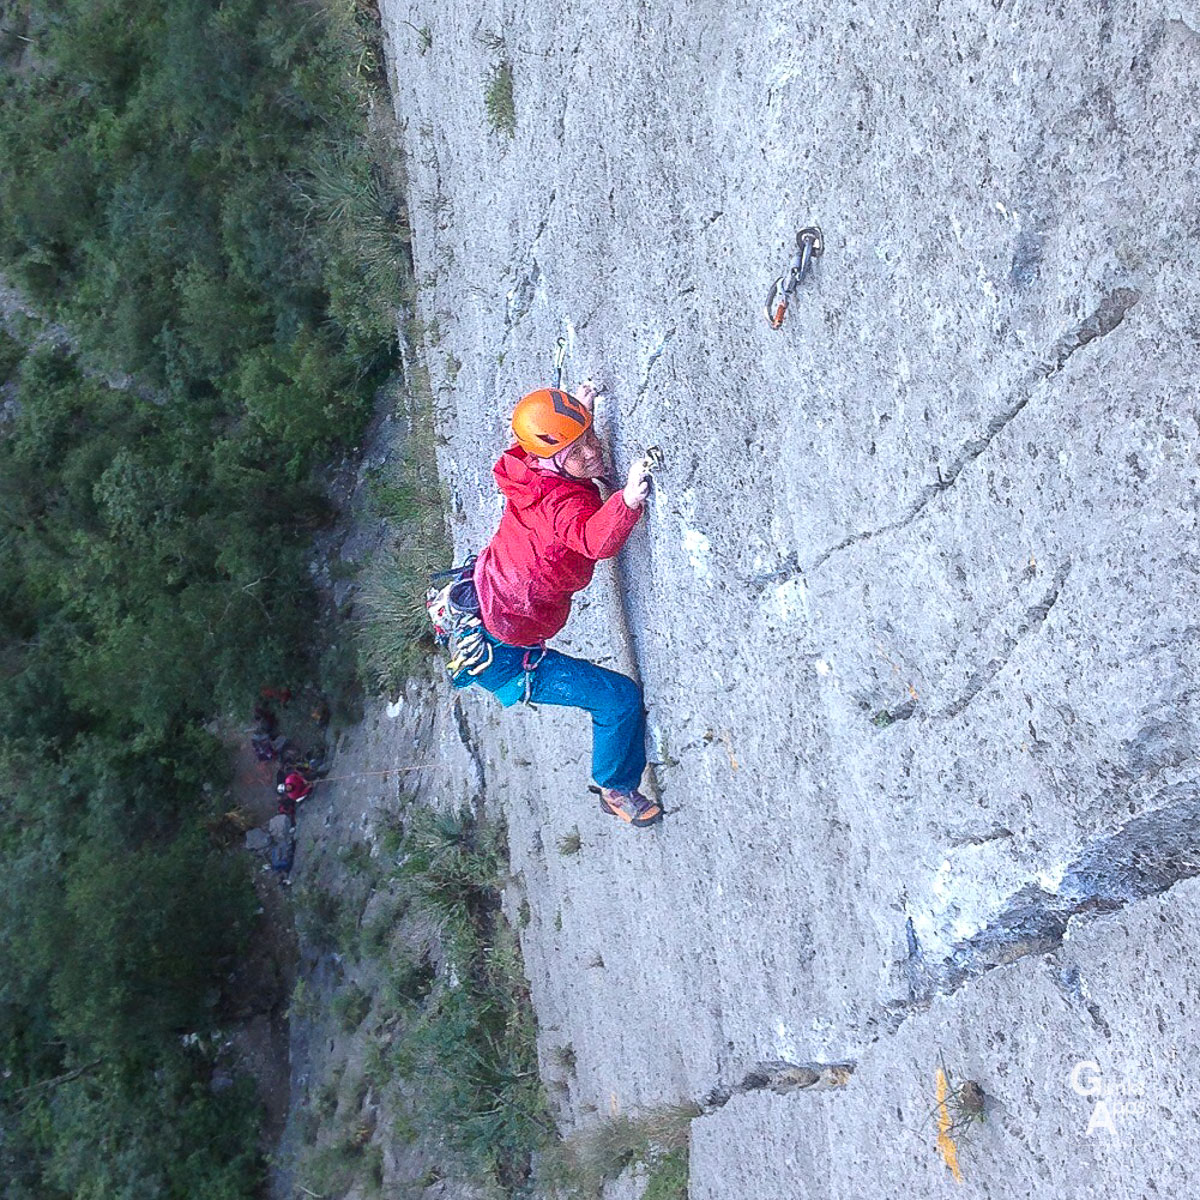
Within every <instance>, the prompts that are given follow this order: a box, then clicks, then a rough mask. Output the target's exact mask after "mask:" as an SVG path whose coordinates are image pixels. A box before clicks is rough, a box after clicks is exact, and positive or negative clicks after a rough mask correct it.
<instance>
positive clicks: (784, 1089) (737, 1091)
mask: <svg viewBox="0 0 1200 1200" xmlns="http://www.w3.org/2000/svg"><path fill="white" fill-rule="evenodd" d="M857 1067H858V1063H857V1062H855V1061H853V1060H850V1059H847V1060H844V1061H840V1062H832V1063H821V1062H808V1063H794V1062H788V1061H787V1060H785V1059H771V1060H769V1061H765V1062H760V1063H758V1064H757V1065H755V1066H754V1067H752V1068H751V1069H750V1070H749V1071H748V1072H747V1073H746V1074H745V1075H744V1076H743V1077H742V1081H741V1082H740V1083H736V1084H733V1085H732V1086H728V1085H724V1084H718V1085H717V1086H716V1087H715V1088H713V1090H712V1091H711V1092H709V1093H708V1095H707V1096H705V1097H704V1101H703V1108H704V1110H705V1111H706V1112H715V1111H716V1110H717V1109H718V1108H723V1107H724V1106H725V1105H726V1104H728V1103H729V1101H730V1100H732V1099H733V1098H734V1096H744V1095H745V1094H746V1093H747V1092H766V1091H770V1092H774V1093H775V1094H776V1095H778V1096H785V1095H787V1094H788V1093H789V1092H797V1091H801V1090H804V1091H813V1092H828V1091H831V1090H832V1089H833V1088H839V1087H845V1086H846V1084H847V1083H849V1082H850V1079H851V1077H852V1076H853V1074H854V1072H855V1070H856V1069H857Z"/></svg>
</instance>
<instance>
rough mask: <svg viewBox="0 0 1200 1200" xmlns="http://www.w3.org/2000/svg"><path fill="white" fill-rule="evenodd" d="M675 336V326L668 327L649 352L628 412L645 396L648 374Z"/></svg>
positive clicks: (647, 386)
mask: <svg viewBox="0 0 1200 1200" xmlns="http://www.w3.org/2000/svg"><path fill="white" fill-rule="evenodd" d="M674 336H675V328H674V327H673V326H672V328H670V329H668V330H667V332H666V333H664V334H663V335H662V339H661V340H660V341H659V343H658V345H657V346H656V347H655V348H654V349H653V350H652V351H651V352H650V357H649V358H648V359H647V360H646V369H645V370H644V371H643V372H642V379H641V382H640V383H639V384H638V389H637V394H636V395H635V396H634V398H633V403H632V404H631V405H630V406H629V411H630V413H633V412H635V411H636V410H637V407H638V405H639V404H641V402H642V401H643V400H644V399H645V397H646V391H647V389H648V388H649V387H650V376H651V375H652V374H653V373H654V368H655V367H656V366H657V365H658V360H659V359H660V358H662V356H663V354H664V353H666V349H667V347H668V346H669V345H670V344H671V339H672V338H673V337H674Z"/></svg>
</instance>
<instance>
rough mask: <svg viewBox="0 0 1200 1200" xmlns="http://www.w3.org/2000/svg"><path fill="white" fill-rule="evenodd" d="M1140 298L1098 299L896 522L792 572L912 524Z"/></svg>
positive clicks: (1130, 293) (1126, 291)
mask: <svg viewBox="0 0 1200 1200" xmlns="http://www.w3.org/2000/svg"><path fill="white" fill-rule="evenodd" d="M1141 298H1142V294H1141V292H1139V291H1137V290H1136V289H1134V288H1114V289H1113V290H1112V291H1111V292H1109V293H1108V295H1106V296H1105V297H1104V299H1103V300H1101V302H1100V304H1099V306H1098V307H1097V308H1096V310H1095V311H1094V312H1092V313H1091V314H1090V315H1089V316H1088V317H1087V319H1086V320H1084V321H1083V322H1082V323H1081V324H1080V325H1078V326H1077V327H1076V328H1075V329H1074V330H1072V331H1071V332H1070V333H1069V334H1067V335H1066V336H1065V337H1063V338H1061V339H1059V341H1058V342H1057V343H1056V344H1055V346H1054V349H1053V350H1052V351H1051V353H1050V357H1049V359H1048V360H1046V361H1045V362H1043V363H1041V364H1040V365H1039V366H1038V367H1037V368H1036V369H1035V370H1034V371H1033V372H1032V374H1031V375H1030V376H1029V378H1028V379H1027V380H1026V382H1025V384H1024V386H1022V388H1021V389H1020V392H1021V395H1020V398H1019V399H1018V400H1017V401H1016V402H1015V403H1013V404H1011V405H1010V406H1009V407H1008V408H1007V409H1006V410H1005V411H1004V412H1002V413H1000V414H999V415H997V416H995V417H993V418H992V420H991V421H989V422H988V425H987V428H986V430H985V431H984V432H983V434H982V435H981V436H980V437H977V438H972V439H971V440H970V441H969V442H967V443H966V444H965V445H964V446H963V448H962V450H961V451H960V452H959V454H958V455H957V456H956V457H955V459H954V460H953V461H952V462H951V463H950V465H949V466H948V467H946V468H945V469H944V470H939V477H938V481H937V482H936V483H931V484H927V485H926V487H925V491H924V494H923V495H922V496H921V497H920V498H919V499H917V500H915V501H913V503H912V504H910V505H909V506H908V508H907V509H906V510H905V511H904V514H903V516H901V517H900V518H899V519H898V520H895V521H891V522H889V523H888V524H887V525H881V526H879V528H877V529H867V530H864V531H863V532H862V533H855V534H851V535H850V536H849V537H845V538H843V539H842V540H841V541H840V542H838V543H837V544H836V545H834V546H831V547H829V548H828V549H827V550H823V551H822V552H821V553H820V554H818V555H817V557H816V558H815V559H814V560H813V561H812V563H811V565H810V566H809V567H808V568H807V569H805V568H803V567H799V566H798V567H797V569H796V572H795V573H799V574H804V573H808V574H811V573H812V572H814V571H816V570H818V569H819V568H820V567H822V566H824V565H825V563H827V562H828V561H829V560H830V559H831V558H832V557H833V556H834V555H835V554H839V553H840V552H841V551H843V550H846V549H848V548H849V547H850V546H854V545H857V543H859V542H865V541H868V540H870V539H871V538H877V537H880V536H881V535H882V534H885V533H891V532H893V531H894V530H897V529H901V528H903V527H904V526H905V525H910V524H912V522H913V521H915V520H917V518H918V517H920V516H921V515H922V514H923V513H924V512H925V510H926V509H927V508H928V506H929V504H930V502H931V501H932V500H933V499H934V497H936V496H939V495H941V493H942V492H945V491H947V490H949V489H950V488H952V487H953V486H954V484H955V483H956V482H957V480H958V477H959V476H960V475H961V474H962V473H963V471H964V470H966V468H967V467H969V466H970V465H971V464H972V463H973V462H974V461H975V460H976V459H977V458H978V457H979V456H980V455H981V454H982V453H983V452H984V451H985V450H986V449H987V448H988V447H989V446H990V445H991V444H992V442H994V441H995V440H996V437H997V436H998V435H999V434H1000V433H1001V431H1002V430H1004V429H1005V428H1006V427H1007V426H1008V425H1009V424H1011V422H1012V421H1013V420H1014V419H1015V418H1016V417H1018V416H1019V415H1020V414H1021V412H1022V411H1024V409H1025V407H1026V406H1027V405H1028V404H1029V401H1030V400H1031V399H1032V398H1033V389H1034V387H1035V386H1036V385H1037V384H1038V383H1040V382H1041V381H1042V380H1044V379H1051V378H1053V377H1054V376H1055V375H1057V374H1058V373H1059V372H1060V371H1061V370H1062V369H1063V367H1065V366H1066V364H1067V362H1068V361H1069V360H1070V359H1071V357H1072V356H1073V355H1074V354H1075V353H1076V352H1077V351H1079V350H1081V349H1083V347H1084V346H1086V345H1087V344H1088V343H1089V342H1094V341H1095V340H1096V339H1097V338H1102V337H1107V336H1108V335H1109V334H1110V333H1112V331H1113V330H1114V329H1116V328H1117V326H1118V325H1120V324H1121V322H1122V321H1123V320H1125V317H1126V314H1127V313H1128V312H1129V310H1130V309H1131V308H1132V307H1133V306H1134V305H1135V304H1136V303H1137V302H1138V301H1139V300H1140V299H1141Z"/></svg>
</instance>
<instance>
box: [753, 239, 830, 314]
mask: <svg viewBox="0 0 1200 1200" xmlns="http://www.w3.org/2000/svg"><path fill="white" fill-rule="evenodd" d="M824 251H825V238H824V236H823V235H822V233H821V231H820V230H819V229H818V228H817V227H816V226H815V225H808V226H806V227H805V228H804V229H801V230H800V232H799V233H798V234H796V253H795V254H793V255H792V260H791V262H789V263H788V265H787V268H786V269H785V270H784V273H783V274H782V275H780V276H779V278H778V279H776V280H775V282H774V283H773V284H771V290H770V291H768V292H767V304H766V308H765V310H764V311H765V313H766V317H767V324H768V325H770V326H771V328H772V329H779V328H780V327H781V326H782V325H783V318H784V316H785V315H786V313H787V307H788V301H789V300H790V299H791V298H792V296H793V295H795V292H796V289H797V288H798V287H799V286H800V284H801V283H802V282H803V281H804V277H805V276H806V275H807V274H808V272H809V270H810V269H811V268H812V264H813V262H814V261H815V260H816V259H818V258H820V257H821V255H822V254H823V253H824Z"/></svg>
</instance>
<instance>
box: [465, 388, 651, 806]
mask: <svg viewBox="0 0 1200 1200" xmlns="http://www.w3.org/2000/svg"><path fill="white" fill-rule="evenodd" d="M597 395H598V392H597V389H596V388H595V387H593V386H592V385H591V384H587V383H585V384H583V385H581V386H580V388H579V390H578V393H577V394H575V395H571V394H570V393H568V392H565V391H563V390H561V389H560V388H541V389H539V390H538V391H535V392H530V393H529V395H527V396H525V397H524V398H523V399H522V400H521V401H520V402H519V403H518V404H517V406H516V409H515V410H514V412H513V417H512V430H513V434H514V435H515V437H516V444H515V445H513V446H510V447H509V448H508V449H507V450H505V451H504V453H503V454H501V456H500V458H499V461H498V462H497V463H496V465H495V467H494V469H493V474H494V476H495V479H496V482H497V484H498V485H499V487H500V491H501V493H502V494H503V496H504V498H505V506H504V513H503V515H502V517H501V518H500V527H499V529H498V530H497V531H496V534H495V536H494V537H493V538H492V540H491V542H489V543H488V545H487V547H486V548H485V549H484V551H483V553H482V554H480V556H479V559H478V561H477V562H476V564H475V569H474V583H475V590H476V593H477V599H478V610H479V616H480V618H481V620H482V624H483V633H484V637H485V638H486V642H487V646H486V649H487V650H489V651H490V654H489V656H488V657H487V658H485V659H482V660H480V661H482V662H484V663H486V665H485V666H483V667H482V669H478V667H477V668H476V673H472V672H471V671H469V670H461V671H460V672H459V673H458V674H456V675H455V677H454V678H455V684H456V686H459V687H464V686H466V685H467V684H469V683H478V684H479V685H480V686H481V687H483V688H485V689H486V690H487V691H489V692H491V693H492V694H493V695H495V696H496V697H497V699H499V701H500V703H501V704H503V705H505V706H506V707H507V706H509V705H512V704H515V703H516V702H517V701H518V700H522V699H524V700H525V701H526V702H527V703H530V704H538V703H541V704H558V705H564V706H566V707H570V708H582V709H584V710H586V711H587V712H589V713H590V714H591V717H592V777H593V778H594V779H595V781H596V783H597V785H598V786H599V792H600V808H601V810H602V811H603V812H605V813H608V814H610V815H611V816H614V817H617V818H619V819H620V820H622V821H626V822H628V823H629V824H631V825H635V826H638V827H645V826H647V825H653V824H654V823H655V822H656V821H659V820H661V819H662V815H663V814H662V808H661V807H660V806H659V805H658V804H656V803H655V802H654V801H652V800H649V799H647V798H646V797H645V796H644V795H642V793H641V792H640V791H639V790H638V787H639V784H640V782H641V778H642V772H643V770H644V769H645V766H646V744H645V742H646V714H645V710H644V709H643V707H642V690H641V688H640V687H639V686H638V684H636V683H635V682H634V681H633V680H632V679H630V678H629V677H628V676H626V675H621V674H618V673H617V672H615V671H609V670H606V669H605V668H603V667H598V666H596V665H595V664H594V663H591V662H587V661H586V660H584V659H579V658H571V657H569V656H568V655H566V654H562V653H560V652H559V651H557V650H551V649H548V648H547V646H546V641H547V639H549V638H552V637H553V636H554V635H555V634H556V633H558V632H559V630H561V629H562V628H563V626H564V625H565V624H566V623H567V617H568V616H569V615H570V612H571V597H572V596H573V595H574V594H575V593H576V592H578V591H580V590H581V589H582V588H584V587H586V586H587V585H588V584H589V583H590V582H591V579H592V573H593V571H594V570H595V565H596V562H597V561H598V560H599V559H602V558H612V557H613V556H614V555H615V554H616V553H617V552H618V551H619V550H620V549H621V547H622V546H623V545H624V544H625V541H626V539H627V538H628V537H629V535H630V533H631V532H632V531H633V527H634V526H635V525H636V524H637V521H638V518H639V517H640V516H641V512H642V506H643V504H644V503H645V500H646V497H647V495H648V494H649V490H650V481H649V464H648V463H647V461H646V460H644V459H643V460H638V461H637V462H635V463H634V464H633V465H632V466H631V467H630V469H629V474H628V477H627V479H626V482H625V486H624V488H622V489H621V490H620V491H615V492H614V494H613V495H611V496H610V497H609V498H608V499H607V500H602V499H601V494H600V489H599V488H598V487H597V484H596V481H597V480H600V481H604V480H605V455H604V448H603V446H602V445H601V443H600V440H599V438H598V437H597V436H596V432H595V429H594V427H593V423H592V409H593V406H594V404H595V400H596V396H597Z"/></svg>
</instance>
